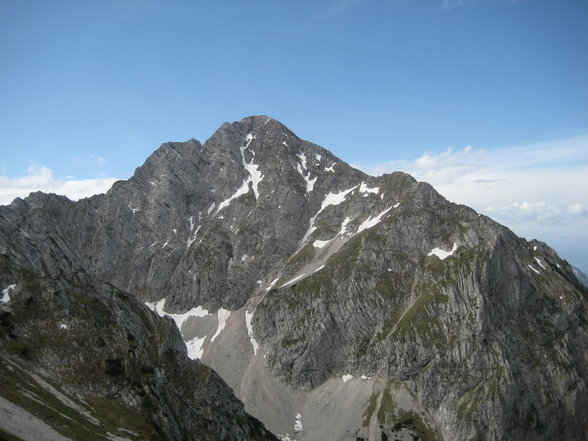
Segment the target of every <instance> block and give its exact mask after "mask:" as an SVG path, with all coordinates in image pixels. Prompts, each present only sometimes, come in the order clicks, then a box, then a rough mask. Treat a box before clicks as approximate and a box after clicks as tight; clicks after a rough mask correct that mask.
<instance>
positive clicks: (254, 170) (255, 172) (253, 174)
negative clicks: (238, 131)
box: [216, 133, 263, 213]
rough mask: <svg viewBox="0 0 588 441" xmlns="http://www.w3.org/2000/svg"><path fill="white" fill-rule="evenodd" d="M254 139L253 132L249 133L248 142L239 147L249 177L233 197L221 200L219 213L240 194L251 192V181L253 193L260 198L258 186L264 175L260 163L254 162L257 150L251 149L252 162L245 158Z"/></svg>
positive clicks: (256, 197)
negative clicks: (260, 169)
mask: <svg viewBox="0 0 588 441" xmlns="http://www.w3.org/2000/svg"><path fill="white" fill-rule="evenodd" d="M254 139H255V136H253V134H251V133H249V134H247V136H246V137H245V140H246V141H247V144H245V145H244V146H242V147H239V150H241V159H242V161H243V167H244V168H245V170H247V173H249V177H248V178H247V179H245V180H244V181H243V184H241V187H239V188H238V189H237V191H236V192H235V193H234V194H233V195H232V196H231V197H229V198H228V199H225V200H224V201H223V202H221V203H220V204H219V206H218V208H217V209H216V212H217V213H218V212H219V211H221V210H222V209H223V208H225V207H226V206H228V205H229V204H230V203H231V201H232V200H233V199H236V198H238V197H239V196H242V195H244V194H247V193H249V183H251V184H252V188H253V194H254V195H255V200H257V199H259V188H258V187H259V183H260V182H261V181H262V180H263V175H262V174H261V172H260V171H259V165H257V164H254V163H253V159H254V158H255V152H254V151H251V153H252V155H253V157H252V158H251V162H247V160H246V159H245V151H246V150H247V149H248V148H249V145H250V144H251V141H253V140H254Z"/></svg>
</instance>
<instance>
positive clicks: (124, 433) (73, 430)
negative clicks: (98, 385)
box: [0, 357, 160, 441]
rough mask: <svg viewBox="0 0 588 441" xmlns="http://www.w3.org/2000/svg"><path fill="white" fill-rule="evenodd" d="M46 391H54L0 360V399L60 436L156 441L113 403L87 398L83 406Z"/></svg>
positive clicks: (141, 421)
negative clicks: (27, 413)
mask: <svg viewBox="0 0 588 441" xmlns="http://www.w3.org/2000/svg"><path fill="white" fill-rule="evenodd" d="M45 381H46V380H45ZM50 387H51V388H53V389H55V390H56V391H57V394H55V393H52V392H50V391H49V390H48V388H47V387H44V386H43V385H42V383H40V382H39V381H37V380H36V379H35V378H34V377H32V376H31V375H30V374H28V373H27V372H26V371H25V370H24V369H22V368H21V367H19V366H18V365H16V364H15V363H13V362H10V361H8V360H7V359H5V358H3V357H0V391H1V394H2V396H3V397H4V398H6V399H7V400H9V401H11V402H12V403H14V404H15V405H17V406H19V407H21V408H23V409H25V410H26V411H28V412H30V413H32V414H33V415H35V416H36V417H37V418H39V419H40V420H42V421H44V422H45V423H46V424H48V425H49V426H51V427H53V428H54V429H55V430H57V431H58V432H60V433H61V434H62V435H64V436H66V437H68V438H71V439H74V440H81V439H83V440H88V441H104V440H106V439H108V437H107V433H111V434H113V435H118V436H120V437H125V438H128V439H131V440H137V441H138V440H144V439H160V438H159V436H158V435H157V434H156V433H155V432H154V430H153V429H152V427H151V425H150V424H149V423H148V422H147V420H146V419H145V416H144V415H140V414H138V413H137V411H135V410H133V409H131V408H128V407H126V406H123V405H121V404H120V403H119V402H117V401H114V400H109V399H106V398H97V397H92V396H87V397H85V399H86V403H84V402H82V401H80V400H79V399H77V398H76V397H74V396H70V395H69V394H67V393H66V392H64V391H63V390H60V388H59V387H57V386H55V385H51V386H50ZM58 394H61V395H62V396H65V397H67V400H70V401H71V402H73V403H74V404H73V405H68V404H66V402H68V401H65V400H64V399H60V396H59V395H58ZM64 401H65V402H64ZM95 420H97V421H98V422H97V423H96V422H95ZM121 428H124V429H126V430H121ZM129 430H130V431H131V432H133V433H134V434H133V433H131V432H129ZM0 435H3V434H0ZM7 439H9V440H10V439H18V438H14V437H13V438H7Z"/></svg>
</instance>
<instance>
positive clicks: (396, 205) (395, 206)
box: [382, 195, 400, 208]
mask: <svg viewBox="0 0 588 441" xmlns="http://www.w3.org/2000/svg"><path fill="white" fill-rule="evenodd" d="M382 196H383V195H382ZM399 205H400V202H397V203H396V204H394V206H393V207H392V208H398V206H399Z"/></svg>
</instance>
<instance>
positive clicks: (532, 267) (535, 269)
mask: <svg viewBox="0 0 588 441" xmlns="http://www.w3.org/2000/svg"><path fill="white" fill-rule="evenodd" d="M527 266H528V267H529V268H530V269H532V270H533V271H534V272H536V273H537V274H541V273H540V272H539V270H538V269H537V268H535V267H534V266H533V265H527Z"/></svg>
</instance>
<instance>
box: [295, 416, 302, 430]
mask: <svg viewBox="0 0 588 441" xmlns="http://www.w3.org/2000/svg"><path fill="white" fill-rule="evenodd" d="M302 428H303V427H302V415H301V414H299V413H297V414H296V420H295V421H294V432H296V433H299V432H302Z"/></svg>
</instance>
